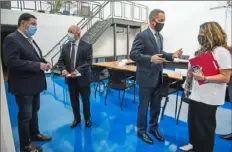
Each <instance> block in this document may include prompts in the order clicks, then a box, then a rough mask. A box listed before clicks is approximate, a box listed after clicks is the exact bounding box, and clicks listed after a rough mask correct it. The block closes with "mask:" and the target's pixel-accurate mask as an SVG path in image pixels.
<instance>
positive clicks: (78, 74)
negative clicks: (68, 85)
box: [67, 73, 81, 77]
mask: <svg viewBox="0 0 232 152" xmlns="http://www.w3.org/2000/svg"><path fill="white" fill-rule="evenodd" d="M79 76H81V74H80V73H77V75H76V77H79ZM67 77H71V74H68V75H67Z"/></svg>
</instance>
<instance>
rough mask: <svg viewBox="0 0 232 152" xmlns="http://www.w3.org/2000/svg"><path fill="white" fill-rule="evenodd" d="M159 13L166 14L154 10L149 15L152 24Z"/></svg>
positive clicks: (159, 10)
mask: <svg viewBox="0 0 232 152" xmlns="http://www.w3.org/2000/svg"><path fill="white" fill-rule="evenodd" d="M159 13H163V14H165V13H164V11H162V10H161V9H154V10H153V11H151V13H150V15H149V21H150V22H151V20H152V19H153V17H155V16H157V15H158V14H159Z"/></svg>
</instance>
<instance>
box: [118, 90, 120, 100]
mask: <svg viewBox="0 0 232 152" xmlns="http://www.w3.org/2000/svg"><path fill="white" fill-rule="evenodd" d="M118 99H119V100H120V90H118Z"/></svg>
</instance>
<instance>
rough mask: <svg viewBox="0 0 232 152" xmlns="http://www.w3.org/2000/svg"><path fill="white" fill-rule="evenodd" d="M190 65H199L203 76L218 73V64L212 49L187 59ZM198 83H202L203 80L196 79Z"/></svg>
mask: <svg viewBox="0 0 232 152" xmlns="http://www.w3.org/2000/svg"><path fill="white" fill-rule="evenodd" d="M189 63H190V65H191V67H192V68H193V67H196V66H199V67H200V68H201V70H202V73H203V74H204V76H213V75H217V74H219V65H218V62H217V60H215V58H214V56H213V53H212V51H208V52H206V53H204V54H202V55H199V56H197V57H195V58H192V59H190V60H189ZM198 83H199V85H202V84H204V82H203V81H198Z"/></svg>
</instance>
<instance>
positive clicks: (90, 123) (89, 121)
mask: <svg viewBox="0 0 232 152" xmlns="http://www.w3.org/2000/svg"><path fill="white" fill-rule="evenodd" d="M85 126H86V127H87V128H89V127H91V126H92V122H91V120H87V121H86V122H85Z"/></svg>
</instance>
